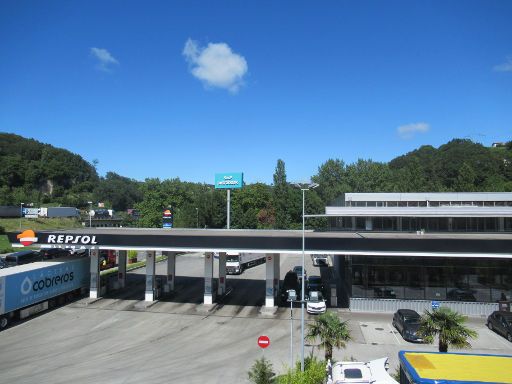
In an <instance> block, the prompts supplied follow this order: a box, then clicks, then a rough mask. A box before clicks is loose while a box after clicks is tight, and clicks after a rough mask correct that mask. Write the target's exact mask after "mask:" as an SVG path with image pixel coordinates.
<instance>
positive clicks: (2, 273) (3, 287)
mask: <svg viewBox="0 0 512 384" xmlns="http://www.w3.org/2000/svg"><path fill="white" fill-rule="evenodd" d="M89 282H90V259H89V258H88V257H70V258H67V259H65V260H64V259H58V260H48V261H40V262H34V263H30V264H25V265H19V266H15V267H10V268H3V269H0V329H3V328H5V327H6V326H7V325H8V324H9V322H11V321H14V320H18V319H24V318H27V317H29V316H31V315H34V314H36V313H38V312H42V311H45V310H47V309H48V308H52V307H54V306H56V305H61V304H63V303H65V302H66V301H69V300H71V299H72V298H73V297H74V296H75V295H78V294H82V293H84V292H85V291H86V290H87V288H88V287H89Z"/></svg>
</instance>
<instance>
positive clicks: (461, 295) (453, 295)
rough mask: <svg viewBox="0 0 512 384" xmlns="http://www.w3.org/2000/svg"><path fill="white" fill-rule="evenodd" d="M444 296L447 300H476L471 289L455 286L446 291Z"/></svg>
mask: <svg viewBox="0 0 512 384" xmlns="http://www.w3.org/2000/svg"><path fill="white" fill-rule="evenodd" d="M446 298H447V299H448V300H454V301H476V297H475V295H473V291H472V290H470V289H461V288H456V289H452V290H450V291H448V293H447V294H446Z"/></svg>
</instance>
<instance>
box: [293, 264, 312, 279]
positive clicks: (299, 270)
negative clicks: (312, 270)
mask: <svg viewBox="0 0 512 384" xmlns="http://www.w3.org/2000/svg"><path fill="white" fill-rule="evenodd" d="M293 272H295V273H296V274H297V277H298V278H299V281H302V265H296V266H295V267H293ZM304 278H305V280H307V279H308V272H307V271H306V270H305V269H304Z"/></svg>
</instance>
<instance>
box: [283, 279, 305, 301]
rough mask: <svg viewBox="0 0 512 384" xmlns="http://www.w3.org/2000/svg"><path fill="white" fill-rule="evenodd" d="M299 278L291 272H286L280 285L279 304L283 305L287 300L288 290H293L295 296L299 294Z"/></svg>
mask: <svg viewBox="0 0 512 384" xmlns="http://www.w3.org/2000/svg"><path fill="white" fill-rule="evenodd" d="M300 288H301V287H300V284H299V277H298V276H297V274H296V273H295V272H293V271H288V272H287V273H286V275H285V276H284V280H283V284H282V285H281V295H280V297H281V302H282V303H285V302H286V300H288V293H287V291H288V290H289V289H293V290H294V291H295V292H297V294H299V292H300Z"/></svg>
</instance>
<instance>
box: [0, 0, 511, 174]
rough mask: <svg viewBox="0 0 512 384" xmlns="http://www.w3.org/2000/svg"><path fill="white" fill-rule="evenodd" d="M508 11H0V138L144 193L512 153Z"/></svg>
mask: <svg viewBox="0 0 512 384" xmlns="http://www.w3.org/2000/svg"><path fill="white" fill-rule="evenodd" d="M511 20H512V2H510V1H489V0H483V1H467V0H464V1H428V2H426V1H421V2H420V1H418V2H416V1H323V2H313V1H215V2H213V1H212V2H210V1H180V2H175V1H144V2H143V1H87V2H85V1H8V0H3V1H2V2H1V3H0V48H1V55H0V131H3V132H11V133H16V134H19V135H22V136H25V137H31V138H34V139H36V140H39V141H41V142H45V143H49V144H52V145H54V146H57V147H61V148H66V149H68V150H70V151H72V152H74V153H77V154H80V155H81V156H82V157H84V159H86V160H87V161H89V162H92V161H93V160H94V159H97V160H98V161H99V164H98V171H99V173H100V174H101V175H104V174H105V173H106V172H108V171H113V172H116V173H118V174H120V175H123V176H127V177H131V178H134V179H137V180H144V179H145V178H147V177H160V178H161V179H166V178H173V177H179V178H180V179H181V180H185V181H193V182H208V183H213V180H214V174H215V173H220V172H234V171H241V172H244V176H245V180H246V182H249V183H252V182H257V181H262V182H266V183H271V182H272V174H273V173H274V170H275V166H276V162H277V159H283V160H284V161H285V164H286V171H287V176H288V180H290V181H296V180H305V179H308V178H309V177H310V176H312V175H314V174H315V173H316V172H317V170H318V167H319V166H320V165H321V164H322V163H324V162H325V161H326V160H328V159H330V158H339V159H342V160H344V161H345V162H347V163H352V162H354V161H356V160H357V159H358V158H364V159H373V160H375V161H389V160H391V159H392V158H394V157H396V156H399V155H401V154H404V153H406V152H408V151H411V150H414V149H415V148H418V147H419V146H420V145H424V144H430V145H434V146H436V147H437V146H439V145H441V144H443V143H445V142H447V141H449V140H451V139H452V138H470V139H472V140H474V141H478V142H481V143H483V144H484V145H490V144H491V143H492V142H494V141H507V140H511V136H512V135H511V133H512V22H511Z"/></svg>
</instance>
